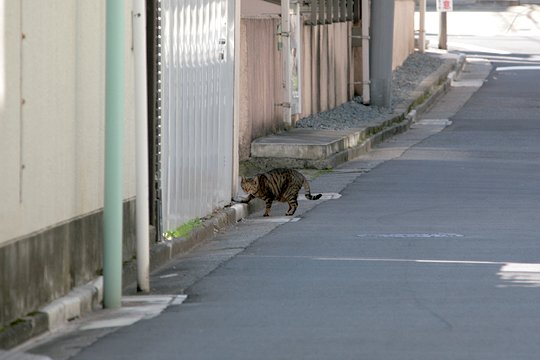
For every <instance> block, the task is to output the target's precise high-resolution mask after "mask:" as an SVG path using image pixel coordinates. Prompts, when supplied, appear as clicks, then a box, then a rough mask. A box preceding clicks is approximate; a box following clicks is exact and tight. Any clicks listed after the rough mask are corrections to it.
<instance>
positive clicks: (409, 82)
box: [296, 53, 444, 130]
mask: <svg viewBox="0 0 540 360" xmlns="http://www.w3.org/2000/svg"><path fill="white" fill-rule="evenodd" d="M443 63H444V59H442V58H441V57H438V56H435V55H430V54H425V53H424V54H420V53H413V54H411V55H409V57H408V58H407V59H406V60H405V62H404V63H403V65H401V66H400V67H398V68H397V69H396V70H395V71H394V73H393V75H392V108H391V109H389V108H383V107H378V106H366V105H363V104H362V97H360V96H357V97H355V98H354V99H353V100H351V101H349V102H347V103H345V104H343V105H340V106H338V107H336V108H334V109H332V110H329V111H325V112H322V113H318V114H313V115H310V116H308V117H305V118H303V119H301V120H300V121H298V122H297V123H296V127H297V128H314V129H329V130H344V129H353V128H358V127H363V126H366V125H367V124H369V123H371V122H376V121H380V120H384V119H387V118H388V117H389V116H390V115H391V114H392V112H393V110H394V108H395V106H396V105H397V104H400V103H402V102H403V101H406V100H407V95H408V94H409V93H410V92H411V91H413V90H415V89H416V87H417V86H418V84H420V82H422V80H423V79H424V78H426V77H427V76H429V75H430V74H432V73H433V72H434V71H436V70H437V69H438V68H439V66H441V65H442V64H443Z"/></svg>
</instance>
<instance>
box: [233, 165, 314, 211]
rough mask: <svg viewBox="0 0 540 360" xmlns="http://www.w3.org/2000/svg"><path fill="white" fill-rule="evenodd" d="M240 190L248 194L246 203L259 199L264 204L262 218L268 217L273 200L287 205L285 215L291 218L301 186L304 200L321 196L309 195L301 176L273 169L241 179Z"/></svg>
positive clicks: (291, 170) (304, 180)
mask: <svg viewBox="0 0 540 360" xmlns="http://www.w3.org/2000/svg"><path fill="white" fill-rule="evenodd" d="M240 186H242V189H244V191H245V192H246V193H248V197H247V199H245V200H243V201H242V202H244V203H247V202H249V201H250V200H251V199H253V198H259V199H262V200H264V201H265V202H266V208H265V210H264V216H270V209H271V207H272V202H273V201H274V200H276V201H281V202H286V203H288V204H289V210H288V211H287V213H286V214H285V215H287V216H292V215H293V214H294V212H295V211H296V208H297V207H298V192H299V191H300V188H301V187H302V186H303V187H304V190H305V193H306V195H305V196H306V199H309V200H317V199H319V198H320V197H321V196H322V194H318V195H311V190H310V189H309V183H308V181H307V180H306V178H305V177H304V175H302V174H301V173H299V172H298V171H296V170H293V169H274V170H270V171H268V172H266V173H262V174H258V175H255V176H254V177H252V178H244V177H243V178H242V181H241V184H240Z"/></svg>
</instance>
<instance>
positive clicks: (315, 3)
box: [309, 0, 321, 25]
mask: <svg viewBox="0 0 540 360" xmlns="http://www.w3.org/2000/svg"><path fill="white" fill-rule="evenodd" d="M319 1H321V0H311V2H310V3H309V11H310V14H309V16H310V22H309V24H310V25H317V9H318V7H319Z"/></svg>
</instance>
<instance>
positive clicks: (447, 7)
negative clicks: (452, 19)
mask: <svg viewBox="0 0 540 360" xmlns="http://www.w3.org/2000/svg"><path fill="white" fill-rule="evenodd" d="M453 9H454V1H453V0H437V11H438V12H447V11H452V10H453Z"/></svg>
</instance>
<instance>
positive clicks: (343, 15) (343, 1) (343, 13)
mask: <svg viewBox="0 0 540 360" xmlns="http://www.w3.org/2000/svg"><path fill="white" fill-rule="evenodd" d="M339 5H340V9H339V20H340V21H342V22H344V21H347V0H339Z"/></svg>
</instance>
